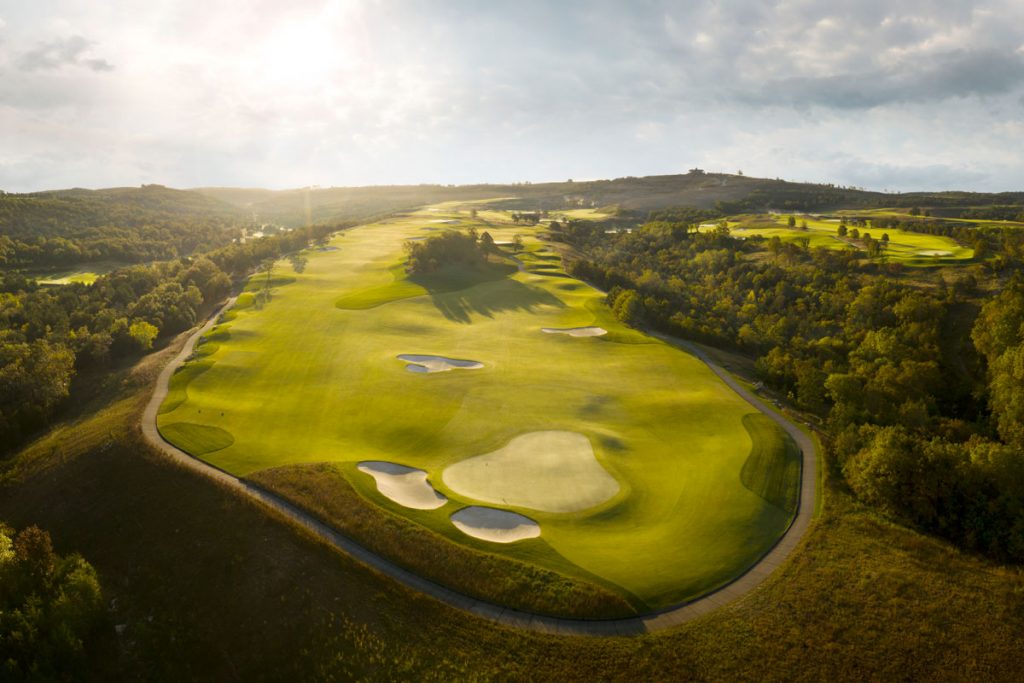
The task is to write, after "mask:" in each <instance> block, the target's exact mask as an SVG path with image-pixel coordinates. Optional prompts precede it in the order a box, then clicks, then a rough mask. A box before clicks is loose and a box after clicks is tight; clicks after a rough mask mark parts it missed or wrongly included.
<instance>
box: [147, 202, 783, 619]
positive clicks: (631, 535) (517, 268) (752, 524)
mask: <svg viewBox="0 0 1024 683" xmlns="http://www.w3.org/2000/svg"><path fill="white" fill-rule="evenodd" d="M492 213H497V212H488V214H492ZM438 220H452V221H456V220H457V221H458V223H447V224H438V223H437V221H438ZM471 227H475V228H476V229H477V230H479V231H481V232H482V231H484V230H486V231H487V232H489V233H490V234H491V236H492V237H493V239H494V240H495V241H498V242H511V241H512V239H513V238H514V236H515V235H517V234H518V235H520V236H521V238H522V240H523V251H522V252H520V253H518V254H516V256H517V258H518V263H516V262H515V261H513V260H512V259H511V258H508V256H509V255H511V253H512V252H511V249H512V247H503V249H504V250H505V252H504V253H505V255H504V256H502V255H498V254H496V255H495V256H494V257H492V261H493V263H492V264H491V265H490V266H489V267H488V268H486V269H484V270H481V271H479V272H478V271H473V272H467V271H459V270H457V269H449V270H446V271H442V272H440V273H438V274H436V275H434V276H431V277H430V278H428V279H420V280H418V281H412V280H410V279H407V278H406V277H405V275H404V269H403V268H402V267H401V266H402V263H403V261H404V258H405V256H404V251H403V245H404V243H405V242H406V241H407V240H409V239H410V238H418V237H426V236H430V235H432V234H437V233H438V232H439V231H442V230H458V231H465V230H467V229H469V228H471ZM542 230H543V226H539V227H538V228H532V227H529V228H527V227H522V226H516V225H512V224H511V223H506V222H502V221H498V220H495V219H494V218H493V217H492V218H490V219H488V220H486V221H484V220H475V219H472V218H471V217H470V214H469V211H468V210H467V209H466V208H465V207H458V206H457V205H438V206H437V207H433V208H432V209H431V210H429V211H428V210H423V211H420V212H414V213H409V214H404V215H400V216H395V217H391V218H389V219H387V220H384V221H382V222H379V223H375V224H371V225H366V226H361V227H358V228H354V229H351V230H348V231H346V232H344V233H342V234H339V235H337V236H336V237H334V238H333V239H332V240H331V242H330V247H333V248H332V249H326V248H323V247H320V248H310V249H308V250H306V251H305V252H303V256H305V257H306V261H305V262H304V263H303V264H302V265H300V266H298V267H296V266H294V265H292V263H290V262H289V261H288V260H281V261H279V262H278V263H277V264H276V265H275V266H274V269H273V271H272V273H271V275H270V277H269V278H268V277H267V276H266V275H265V274H260V275H256V276H253V278H252V279H251V280H250V282H249V284H248V285H247V291H246V292H245V293H243V294H242V295H241V296H240V297H239V298H238V300H237V302H236V303H235V305H234V307H233V308H232V309H231V310H229V311H228V312H227V313H226V314H225V315H224V317H223V321H222V322H220V323H219V324H218V325H217V326H216V327H214V328H213V329H212V330H211V331H210V332H209V333H207V334H206V336H205V337H204V340H203V341H201V343H200V344H199V345H198V346H197V348H196V350H195V353H194V356H193V358H192V359H190V360H189V361H188V362H187V363H185V364H184V365H183V366H182V367H181V368H180V369H179V370H178V371H177V372H176V373H175V374H174V375H173V377H172V378H171V380H170V383H169V392H168V395H167V398H166V399H165V400H164V403H163V404H162V406H161V408H160V414H159V416H158V426H159V429H160V432H161V435H162V436H163V437H164V439H166V440H167V441H169V442H171V443H172V444H174V445H176V446H178V447H180V448H182V449H183V450H186V451H188V452H189V453H191V454H192V455H194V456H196V457H197V458H200V459H201V460H203V461H205V462H208V463H210V464H212V465H214V466H216V467H218V468H221V469H223V470H225V471H227V472H229V473H231V474H233V475H236V476H238V477H244V478H249V479H250V480H252V481H255V482H257V483H259V484H260V485H261V486H266V485H267V484H266V483H265V481H270V480H271V479H270V478H268V477H267V475H268V473H272V472H277V473H280V472H288V471H290V472H292V473H295V472H300V471H302V472H304V471H306V470H309V471H313V469H314V468H312V467H310V466H312V465H316V464H328V465H329V466H330V468H331V472H336V484H332V486H336V489H333V490H336V491H338V495H341V492H342V491H343V490H345V491H348V492H349V493H351V492H352V491H353V490H354V491H355V492H356V494H358V497H359V499H360V500H361V501H362V503H363V504H365V505H366V506H370V507H372V508H374V509H375V510H378V511H380V512H381V513H382V514H386V515H392V516H397V517H399V518H401V519H402V520H403V522H402V523H404V524H413V525H417V528H420V529H421V530H422V533H423V534H424V536H428V537H430V538H433V539H437V542H438V543H442V544H457V545H459V546H460V548H461V549H462V550H460V552H463V551H464V552H472V553H479V554H481V555H485V556H486V557H487V558H488V560H490V559H493V558H495V557H497V558H499V559H500V560H501V561H503V562H507V564H508V565H509V567H510V571H514V567H518V566H523V564H524V563H526V564H528V565H532V566H536V567H539V568H541V569H543V570H545V571H548V572H552V573H554V574H558V575H561V576H563V577H568V578H569V579H571V580H574V581H580V582H585V583H589V584H592V585H595V586H599V587H600V589H601V590H604V591H609V592H611V593H614V594H616V595H617V596H619V597H620V598H621V599H622V600H623V601H624V602H625V603H628V604H629V605H631V607H632V609H633V610H634V611H635V612H646V611H652V610H657V609H661V608H664V607H668V606H670V605H675V604H678V603H681V602H685V601H688V600H692V599H695V598H697V597H699V596H700V595H702V594H704V593H707V592H708V591H711V590H714V589H715V588H717V587H720V586H722V585H724V584H725V583H728V582H729V581H731V580H732V579H734V578H735V577H737V576H738V575H740V574H742V573H743V572H744V571H745V570H746V569H747V568H748V567H750V566H751V565H752V564H754V563H755V562H756V561H757V560H758V559H759V558H760V557H761V556H762V555H764V553H765V552H767V551H768V550H769V549H770V548H771V547H772V545H773V544H774V543H775V541H776V540H777V539H778V538H779V537H780V536H782V534H783V533H784V532H785V531H786V529H787V527H788V525H789V523H790V521H791V520H792V518H793V515H794V512H795V509H796V500H797V498H796V491H797V490H798V489H799V486H800V453H799V450H798V449H797V448H796V446H795V444H793V442H792V440H791V439H790V437H789V436H788V435H786V434H785V432H784V431H783V430H782V429H780V428H779V427H778V426H777V425H775V424H774V423H772V422H771V421H770V420H768V419H767V418H765V417H764V416H762V415H761V414H760V413H757V412H755V411H754V409H753V408H752V407H751V405H750V404H748V403H747V402H746V401H744V400H743V399H742V398H740V397H739V396H737V395H736V394H735V393H734V392H733V391H732V390H731V389H729V387H728V386H726V385H725V384H724V383H723V382H722V381H721V380H720V379H719V378H718V377H716V376H715V374H714V373H713V372H712V371H711V370H710V369H709V368H708V367H707V366H705V365H704V363H702V362H701V361H700V360H698V359H697V358H695V357H693V356H691V355H689V354H688V353H685V352H684V351H681V350H679V349H677V348H675V347H673V346H670V345H668V344H666V343H664V342H662V341H660V340H657V339H654V338H652V337H649V336H646V335H644V334H641V333H639V332H637V331H635V330H632V329H630V328H628V327H626V326H624V325H623V324H622V323H620V322H619V321H618V320H616V319H615V318H614V317H613V316H612V315H611V312H610V311H609V310H608V308H607V307H606V306H605V305H604V294H603V293H601V292H599V291H597V290H595V289H593V288H591V287H589V286H588V285H586V284H584V283H582V282H580V281H578V280H574V279H572V278H570V277H568V276H567V275H566V274H565V273H564V272H563V271H562V270H561V268H560V261H559V259H558V256H557V254H556V253H555V252H554V250H553V247H552V246H551V245H549V244H547V243H546V242H544V241H543V239H542V238H541V232H542ZM263 289H266V290H267V292H268V293H269V298H268V295H267V294H259V293H260V291H261V290H263ZM257 294H259V296H257ZM261 300H265V302H264V303H259V302H260V301H261ZM593 327H599V328H601V330H603V331H606V334H601V335H595V336H574V335H570V334H551V333H545V332H542V330H544V329H559V330H569V329H573V328H593ZM402 357H406V358H410V357H411V358H413V359H414V360H418V361H419V362H421V363H425V362H426V363H432V362H434V360H433V359H435V358H439V359H449V360H450V359H457V360H459V361H460V362H462V361H465V362H467V363H470V362H471V368H472V369H471V370H468V371H466V370H464V369H461V368H458V369H457V371H454V372H449V371H438V372H425V371H409V369H408V367H407V366H408V364H409V363H408V362H407V361H404V360H401V358H402ZM423 358H427V359H428V360H427V361H424V360H422V359H423ZM445 369H447V368H445ZM530 435H534V436H530ZM537 435H540V436H537ZM545 435H548V436H545ZM524 444H525V446H524ZM526 446H529V447H528V448H527V447H526ZM566 448H571V449H572V453H573V454H572V455H571V457H568V456H567V455H566V454H565V453H561V454H560V453H559V452H558V450H559V449H563V450H564V449H566ZM482 456H487V457H486V458H484V457H482ZM474 458H477V460H473V459H474ZM517 459H521V464H520V460H517ZM365 462H373V463H383V464H381V465H375V467H378V468H380V467H386V466H387V465H386V464H387V463H393V464H394V465H396V466H401V467H402V468H412V469H413V470H422V471H423V472H425V473H426V481H427V483H428V485H429V486H432V487H433V489H434V490H436V492H437V494H438V495H437V497H436V498H437V500H438V503H439V504H438V505H437V506H436V507H433V508H432V509H416V508H415V507H409V506H404V505H402V504H400V502H396V500H394V499H392V498H389V497H387V496H384V495H382V494H381V492H380V490H378V486H377V485H378V482H377V481H376V480H375V478H374V477H373V476H371V474H370V473H367V472H366V471H365V469H366V466H365V465H364V468H363V471H360V469H359V463H365ZM460 463H463V464H462V465H461V466H460V465H459V464H460ZM484 467H494V468H495V471H496V472H498V473H499V474H500V479H501V481H499V482H488V481H487V477H486V476H484V475H482V472H483V471H484V470H482V469H481V468H484ZM303 468H306V469H303ZM449 468H451V469H449ZM316 471H317V472H320V474H321V475H322V474H323V467H320V468H319V469H317V470H316ZM395 471H397V472H408V471H412V470H409V469H396V470H395ZM446 471H448V472H449V473H450V474H448V475H446V474H445V472H446ZM538 473H539V474H538ZM296 476H298V475H296ZM261 478H262V479H261ZM584 479H585V480H586V481H584ZM574 480H577V481H574ZM446 482H452V483H453V485H454V486H455V488H454V489H453V488H451V487H450V486H449V485H448V484H447V483H446ZM417 485H423V484H422V481H420V483H419V484H417ZM516 487H520V488H521V489H522V490H516ZM270 488H272V487H270ZM300 488H301V487H300ZM456 489H457V490H456ZM330 490H332V489H328V492H327V493H326V494H325V493H324V492H323V489H318V491H320V493H318V494H317V495H320V496H325V495H326V496H328V497H330V496H331V495H332V494H331V493H330ZM473 492H479V493H477V495H480V496H481V498H480V499H476V498H472V497H470V496H471V495H472V494H473ZM427 493H429V491H427ZM395 498H398V501H400V500H401V498H400V497H398V496H395ZM442 499H447V500H446V501H445V502H442ZM431 500H433V499H431ZM297 502H298V503H299V504H300V505H302V504H303V501H302V500H298V501H297ZM321 502H323V501H321ZM479 506H483V507H487V508H493V509H498V510H506V511H508V512H513V513H517V514H518V515H522V516H523V517H526V518H528V520H530V521H532V522H536V524H537V525H539V528H540V533H539V535H524V537H523V538H522V539H521V540H516V541H515V542H507V543H504V542H503V543H497V542H489V541H487V540H481V539H480V538H475V537H472V536H470V535H467V534H466V533H464V532H463V531H461V530H460V529H459V528H458V527H457V526H456V524H454V523H453V517H452V516H453V515H457V513H459V511H460V510H464V509H466V508H470V507H479ZM420 507H430V506H428V505H420ZM311 509H312V508H311ZM465 516H466V515H463V517H465ZM455 519H456V521H458V520H459V519H461V518H460V517H458V516H457V517H456V518H455ZM517 519H518V518H517ZM501 558H505V559H501ZM424 561H429V558H427V559H425V560H424ZM458 570H459V568H458V567H451V568H450V569H449V572H450V573H451V574H452V577H451V581H450V583H451V585H452V586H453V587H455V588H456V589H458V588H459V581H458V577H457V576H455V574H457V573H458ZM483 597H486V596H483Z"/></svg>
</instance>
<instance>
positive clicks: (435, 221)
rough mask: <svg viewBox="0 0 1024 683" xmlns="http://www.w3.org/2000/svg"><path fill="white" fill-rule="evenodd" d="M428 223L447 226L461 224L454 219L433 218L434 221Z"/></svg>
mask: <svg viewBox="0 0 1024 683" xmlns="http://www.w3.org/2000/svg"><path fill="white" fill-rule="evenodd" d="M430 222H431V223H445V224H447V225H454V224H455V223H461V221H459V220H458V219H455V218H435V219H434V220H432V221H430Z"/></svg>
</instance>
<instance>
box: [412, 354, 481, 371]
mask: <svg viewBox="0 0 1024 683" xmlns="http://www.w3.org/2000/svg"><path fill="white" fill-rule="evenodd" d="M397 358H398V360H404V361H405V362H406V363H408V365H406V366H405V369H406V370H408V371H409V372H418V373H432V372H448V371H450V370H479V369H480V368H482V367H483V366H484V364H483V363H481V362H479V361H475V360H459V359H457V358H445V357H444V356H423V355H418V354H414V353H403V354H401V355H400V356H397Z"/></svg>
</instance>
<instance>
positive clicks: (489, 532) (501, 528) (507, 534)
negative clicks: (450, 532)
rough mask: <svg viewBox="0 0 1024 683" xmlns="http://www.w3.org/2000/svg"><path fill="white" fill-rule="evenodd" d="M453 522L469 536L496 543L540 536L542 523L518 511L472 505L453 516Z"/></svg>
mask: <svg viewBox="0 0 1024 683" xmlns="http://www.w3.org/2000/svg"><path fill="white" fill-rule="evenodd" d="M451 520H452V524H454V525H455V527H456V528H457V529H458V530H459V531H461V532H462V533H464V534H466V535H467V536H472V537H473V538H480V539H483V540H485V541H493V542H494V543H514V542H515V541H521V540H523V539H524V538H536V537H537V536H540V525H539V524H537V522H535V521H533V520H532V519H530V518H529V517H524V516H523V515H520V514H519V513H517V512H508V511H507V510H495V509H494V508H485V507H479V506H476V505H474V506H471V507H468V508H462V509H461V510H459V511H458V512H456V513H455V514H453V515H452V516H451Z"/></svg>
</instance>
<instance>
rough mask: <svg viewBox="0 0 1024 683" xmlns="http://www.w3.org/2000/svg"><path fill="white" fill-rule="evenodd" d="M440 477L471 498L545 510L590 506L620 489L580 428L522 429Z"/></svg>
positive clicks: (571, 510) (457, 491) (453, 488)
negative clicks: (498, 447)
mask: <svg viewBox="0 0 1024 683" xmlns="http://www.w3.org/2000/svg"><path fill="white" fill-rule="evenodd" d="M441 477H442V479H443V480H444V483H445V484H446V485H447V486H448V487H449V488H451V489H452V490H453V491H455V492H456V493H458V494H460V495H463V496H466V497H467V498H472V499H474V500H480V501H484V502H486V503H497V504H500V505H508V506H512V507H523V508H530V509H531V510H543V511H545V512H577V511H579V510H586V509H587V508H592V507H594V506H595V505H600V504H601V503H603V502H605V501H606V500H608V499H609V498H611V497H612V496H614V495H615V494H616V493H618V492H619V482H617V481H616V480H615V478H614V477H613V476H611V475H610V474H608V472H607V471H606V470H605V469H604V467H602V466H601V463H599V462H598V461H597V458H596V457H594V449H593V447H592V446H591V445H590V439H588V438H587V437H585V436H584V435H582V434H577V433H576V432H563V431H544V432H530V433H529V434H522V435H520V436H517V437H516V438H514V439H512V440H511V441H509V442H508V444H507V445H506V446H505V447H504V448H500V449H498V450H496V451H494V452H492V453H486V454H484V455H478V456H476V457H473V458H469V459H467V460H463V461H462V462H458V463H455V464H454V465H451V466H450V467H448V468H446V469H445V471H444V473H443V474H442V475H441Z"/></svg>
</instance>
